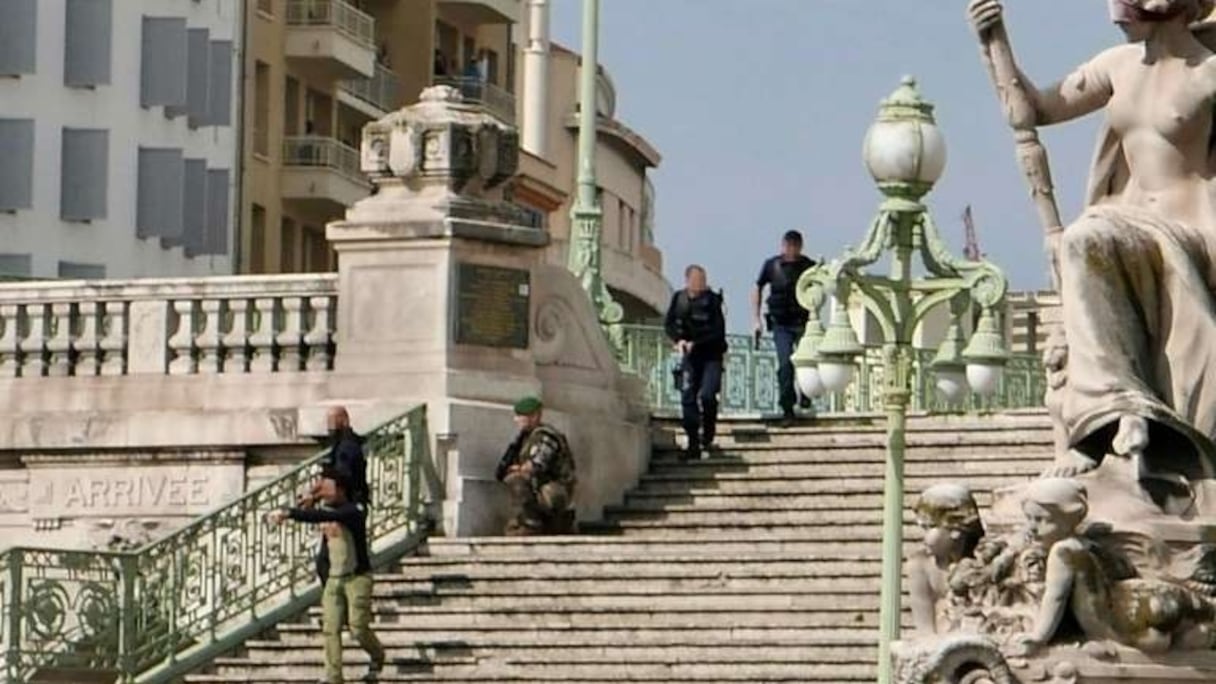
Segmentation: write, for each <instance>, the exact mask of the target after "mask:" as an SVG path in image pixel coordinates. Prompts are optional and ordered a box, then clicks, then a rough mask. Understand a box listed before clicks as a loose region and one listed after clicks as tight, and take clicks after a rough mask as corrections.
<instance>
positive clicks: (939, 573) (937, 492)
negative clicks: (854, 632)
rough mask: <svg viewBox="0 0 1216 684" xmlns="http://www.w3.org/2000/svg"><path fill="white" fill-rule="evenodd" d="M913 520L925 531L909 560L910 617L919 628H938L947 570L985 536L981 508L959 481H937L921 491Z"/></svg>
mask: <svg viewBox="0 0 1216 684" xmlns="http://www.w3.org/2000/svg"><path fill="white" fill-rule="evenodd" d="M916 522H917V524H918V525H920V527H921V529H923V530H924V538H923V545H922V547H921V548H920V549H919V550H917V551H915V552H913V554H912V555H911V557H910V558H909V559H908V581H909V583H910V586H911V588H912V590H911V593H910V596H909V598H910V600H911V603H912V620H913V622H914V623H915V624H916V629H917V630H918V631H921V632H924V633H927V634H932V633H934V632H936V631H937V624H936V621H937V607H938V603H939V602H940V601H941V600H942V599H943V598H945V597H946V596H947V594H948V593H949V587H948V579H949V574H948V571H949V569H950V567H951V566H953V565H954V564H955V563H958V562H959V561H961V560H963V559H965V558H970V557H972V555H973V554H974V553H975V549H976V546H977V545H978V544H979V543H980V540H981V539H983V537H984V524H983V522H981V521H980V509H979V506H977V505H976V504H975V498H974V497H973V496H972V495H971V490H970V489H968V488H967V487H965V486H963V485H960V484H953V483H948V484H938V485H934V486H932V487H929V488H928V489H926V490H925V491H923V492H921V495H920V499H919V500H918V501H917V503H916Z"/></svg>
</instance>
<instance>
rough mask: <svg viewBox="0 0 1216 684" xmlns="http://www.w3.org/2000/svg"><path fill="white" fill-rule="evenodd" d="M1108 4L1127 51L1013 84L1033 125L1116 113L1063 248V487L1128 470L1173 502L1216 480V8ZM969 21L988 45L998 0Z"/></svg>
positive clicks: (978, 7) (977, 7) (975, 9)
mask: <svg viewBox="0 0 1216 684" xmlns="http://www.w3.org/2000/svg"><path fill="white" fill-rule="evenodd" d="M1110 2H1112V3H1113V5H1112V10H1113V12H1112V14H1113V18H1114V19H1115V20H1116V21H1117V22H1118V24H1119V26H1120V27H1121V28H1122V29H1123V30H1124V32H1125V33H1126V34H1127V37H1128V39H1129V41H1128V42H1127V43H1126V44H1123V45H1119V46H1116V47H1113V48H1111V49H1108V50H1106V51H1104V52H1102V53H1100V54H1098V55H1097V56H1095V57H1093V58H1092V59H1090V60H1089V61H1088V62H1086V63H1085V64H1083V65H1081V66H1080V67H1079V68H1077V69H1076V70H1075V71H1074V72H1072V73H1071V74H1070V75H1068V76H1067V77H1065V78H1064V80H1063V81H1061V82H1059V83H1057V84H1055V85H1052V86H1049V87H1046V88H1036V87H1034V86H1033V85H1032V84H1031V81H1030V80H1029V79H1028V78H1027V77H1026V76H1025V75H1024V74H1022V73H1021V72H1020V71H1018V72H1016V73H1017V76H1016V78H1015V79H1014V80H1015V83H1016V86H1017V87H1018V88H1020V89H1021V92H1023V93H1025V94H1026V96H1027V98H1028V101H1029V102H1030V104H1031V105H1032V109H1033V117H1034V124H1035V125H1038V126H1044V125H1051V124H1057V123H1062V122H1066V121H1070V120H1073V119H1077V118H1080V117H1083V116H1086V115H1088V114H1092V113H1095V112H1097V111H1099V110H1105V113H1106V124H1105V126H1104V128H1103V132H1102V136H1101V141H1100V144H1099V149H1098V153H1097V157H1096V159H1095V162H1094V166H1093V170H1092V174H1091V178H1090V182H1089V192H1088V198H1087V203H1086V208H1085V210H1084V211H1083V212H1082V215H1081V216H1080V217H1079V218H1078V219H1077V220H1075V221H1074V222H1073V223H1072V224H1071V225H1069V226H1068V227H1067V228H1066V229H1065V230H1063V231H1062V232H1061V233H1060V234H1059V236H1058V242H1056V243H1054V247H1053V252H1054V254H1053V261H1054V264H1055V266H1056V268H1057V269H1058V281H1059V282H1058V284H1059V288H1060V294H1061V302H1062V309H1063V311H1062V312H1063V316H1062V319H1063V333H1064V341H1065V343H1066V352H1065V353H1061V352H1060V350H1059V349H1055V350H1053V355H1054V356H1055V357H1056V358H1055V359H1053V361H1054V362H1055V363H1054V364H1053V365H1056V366H1059V365H1063V366H1064V368H1065V376H1066V379H1065V380H1064V381H1063V382H1062V383H1061V384H1062V387H1060V388H1059V389H1058V390H1057V391H1059V392H1060V396H1059V398H1058V399H1059V413H1060V419H1061V421H1062V423H1063V427H1064V430H1065V432H1066V434H1067V438H1068V446H1069V447H1070V449H1068V450H1067V451H1066V452H1065V453H1064V454H1061V455H1060V456H1061V462H1060V463H1058V464H1057V467H1056V469H1055V472H1054V474H1058V475H1078V474H1081V473H1084V472H1087V471H1090V470H1093V469H1094V468H1096V467H1097V465H1098V464H1099V463H1100V462H1101V461H1102V459H1103V458H1104V457H1105V456H1106V455H1108V454H1114V455H1117V456H1121V457H1127V458H1130V459H1132V460H1133V461H1134V462H1135V463H1136V465H1137V472H1138V474H1139V476H1140V479H1141V480H1142V481H1145V482H1146V484H1148V485H1150V487H1153V486H1155V489H1154V490H1153V491H1152V494H1153V495H1154V498H1155V499H1157V500H1158V502H1159V503H1162V502H1164V501H1166V500H1168V499H1169V498H1170V497H1171V496H1176V495H1178V494H1179V490H1185V489H1186V488H1188V487H1189V486H1191V484H1192V483H1194V482H1195V481H1197V480H1210V479H1211V478H1212V477H1213V474H1214V472H1216V471H1214V468H1213V463H1214V462H1216V446H1214V444H1213V437H1216V382H1212V381H1213V380H1216V301H1214V300H1213V291H1214V290H1216V266H1214V265H1213V263H1214V262H1213V255H1216V173H1214V172H1216V157H1213V155H1212V152H1213V136H1212V133H1213V130H1212V129H1213V113H1214V108H1213V98H1214V97H1216V59H1214V58H1213V57H1214V55H1213V52H1212V50H1211V49H1210V48H1209V47H1208V46H1207V45H1205V44H1204V42H1203V40H1201V35H1200V34H1197V33H1196V32H1195V30H1194V29H1195V26H1194V22H1196V20H1198V19H1201V18H1206V17H1207V16H1208V15H1209V14H1210V12H1211V10H1212V3H1211V2H1210V0H1110ZM969 11H970V17H971V20H972V23H973V25H974V28H975V29H976V31H977V32H978V34H979V35H980V37H981V41H982V42H983V41H988V40H990V36H992V35H993V31H994V29H995V28H997V27H998V26H999V25H1000V23H1001V21H1002V11H1003V10H1002V7H1001V4H1000V2H999V0H973V2H972V3H971V5H970V8H969ZM1209 370H1211V371H1212V373H1213V375H1209V374H1208V371H1209ZM1185 494H1186V493H1185V492H1184V493H1183V498H1185Z"/></svg>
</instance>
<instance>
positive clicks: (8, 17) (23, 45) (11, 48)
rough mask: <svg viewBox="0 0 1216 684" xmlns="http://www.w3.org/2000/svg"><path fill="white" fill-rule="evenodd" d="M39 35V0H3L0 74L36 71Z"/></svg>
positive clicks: (1, 5) (0, 25) (0, 3)
mask: <svg viewBox="0 0 1216 684" xmlns="http://www.w3.org/2000/svg"><path fill="white" fill-rule="evenodd" d="M37 36H38V6H37V0H0V76H19V75H21V74H32V73H34V69H35V67H36V66H37V52H38V43H37Z"/></svg>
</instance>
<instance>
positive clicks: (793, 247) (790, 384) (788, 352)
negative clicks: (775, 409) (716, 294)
mask: <svg viewBox="0 0 1216 684" xmlns="http://www.w3.org/2000/svg"><path fill="white" fill-rule="evenodd" d="M814 265H815V262H814V261H812V260H811V259H808V258H807V257H806V256H804V255H803V254H802V233H799V232H798V231H796V230H790V231H786V233H785V235H783V236H782V238H781V253H780V254H778V255H777V256H775V257H771V258H769V259H767V260H765V262H764V266H763V267H761V269H760V276H759V277H758V278H756V287H755V288H754V289H753V290H752V312H753V313H752V315H753V319H754V325H755V332H756V335H757V336H758V335H760V333H761V331H762V330H763V324H762V320H766V321H767V323H768V328H769V330H771V331H772V333H773V344H774V345H776V347H777V363H778V366H777V386H778V394H779V398H780V402H781V425H782V427H790V426H791V425H793V424H794V419H795V414H794V404H795V403H799V402H798V392H797V390H796V389H795V387H794V364H793V363H792V362H791V361H790V357H791V356H793V354H794V347H795V346H796V345H797V344H798V341H799V340H801V339H802V333H803V332H804V331H805V330H806V322H807V320H809V318H810V313H809V312H808V311H807V310H806V309H804V308H802V305H801V304H799V303H798V298H797V296H796V287H797V285H798V279H799V278H800V277H802V274H803V273H805V272H806V270H807V269H809V268H811V267H812V266H814ZM765 287H768V314H767V316H766V317H765V318H764V319H762V318H761V315H760V300H761V296H762V295H763V293H764V288H765ZM800 403H801V405H802V408H810V403H811V402H810V398H809V397H802V400H801V402H800Z"/></svg>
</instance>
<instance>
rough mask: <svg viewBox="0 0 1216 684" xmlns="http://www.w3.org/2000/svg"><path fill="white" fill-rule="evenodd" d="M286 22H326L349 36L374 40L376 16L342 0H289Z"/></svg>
mask: <svg viewBox="0 0 1216 684" xmlns="http://www.w3.org/2000/svg"><path fill="white" fill-rule="evenodd" d="M287 25H288V26H329V27H332V28H335V29H337V30H338V31H340V32H342V33H344V34H346V36H347V37H349V38H350V39H351V40H354V41H356V42H359V43H362V44H364V45H367V46H373V47H374V46H375V44H376V20H375V19H374V18H372V17H371V16H370V15H368V14H365V13H363V12H362V11H360V10H359V9H357V8H356V7H354V6H353V5H348V4H347V3H345V2H342V0H288V3H287Z"/></svg>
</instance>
